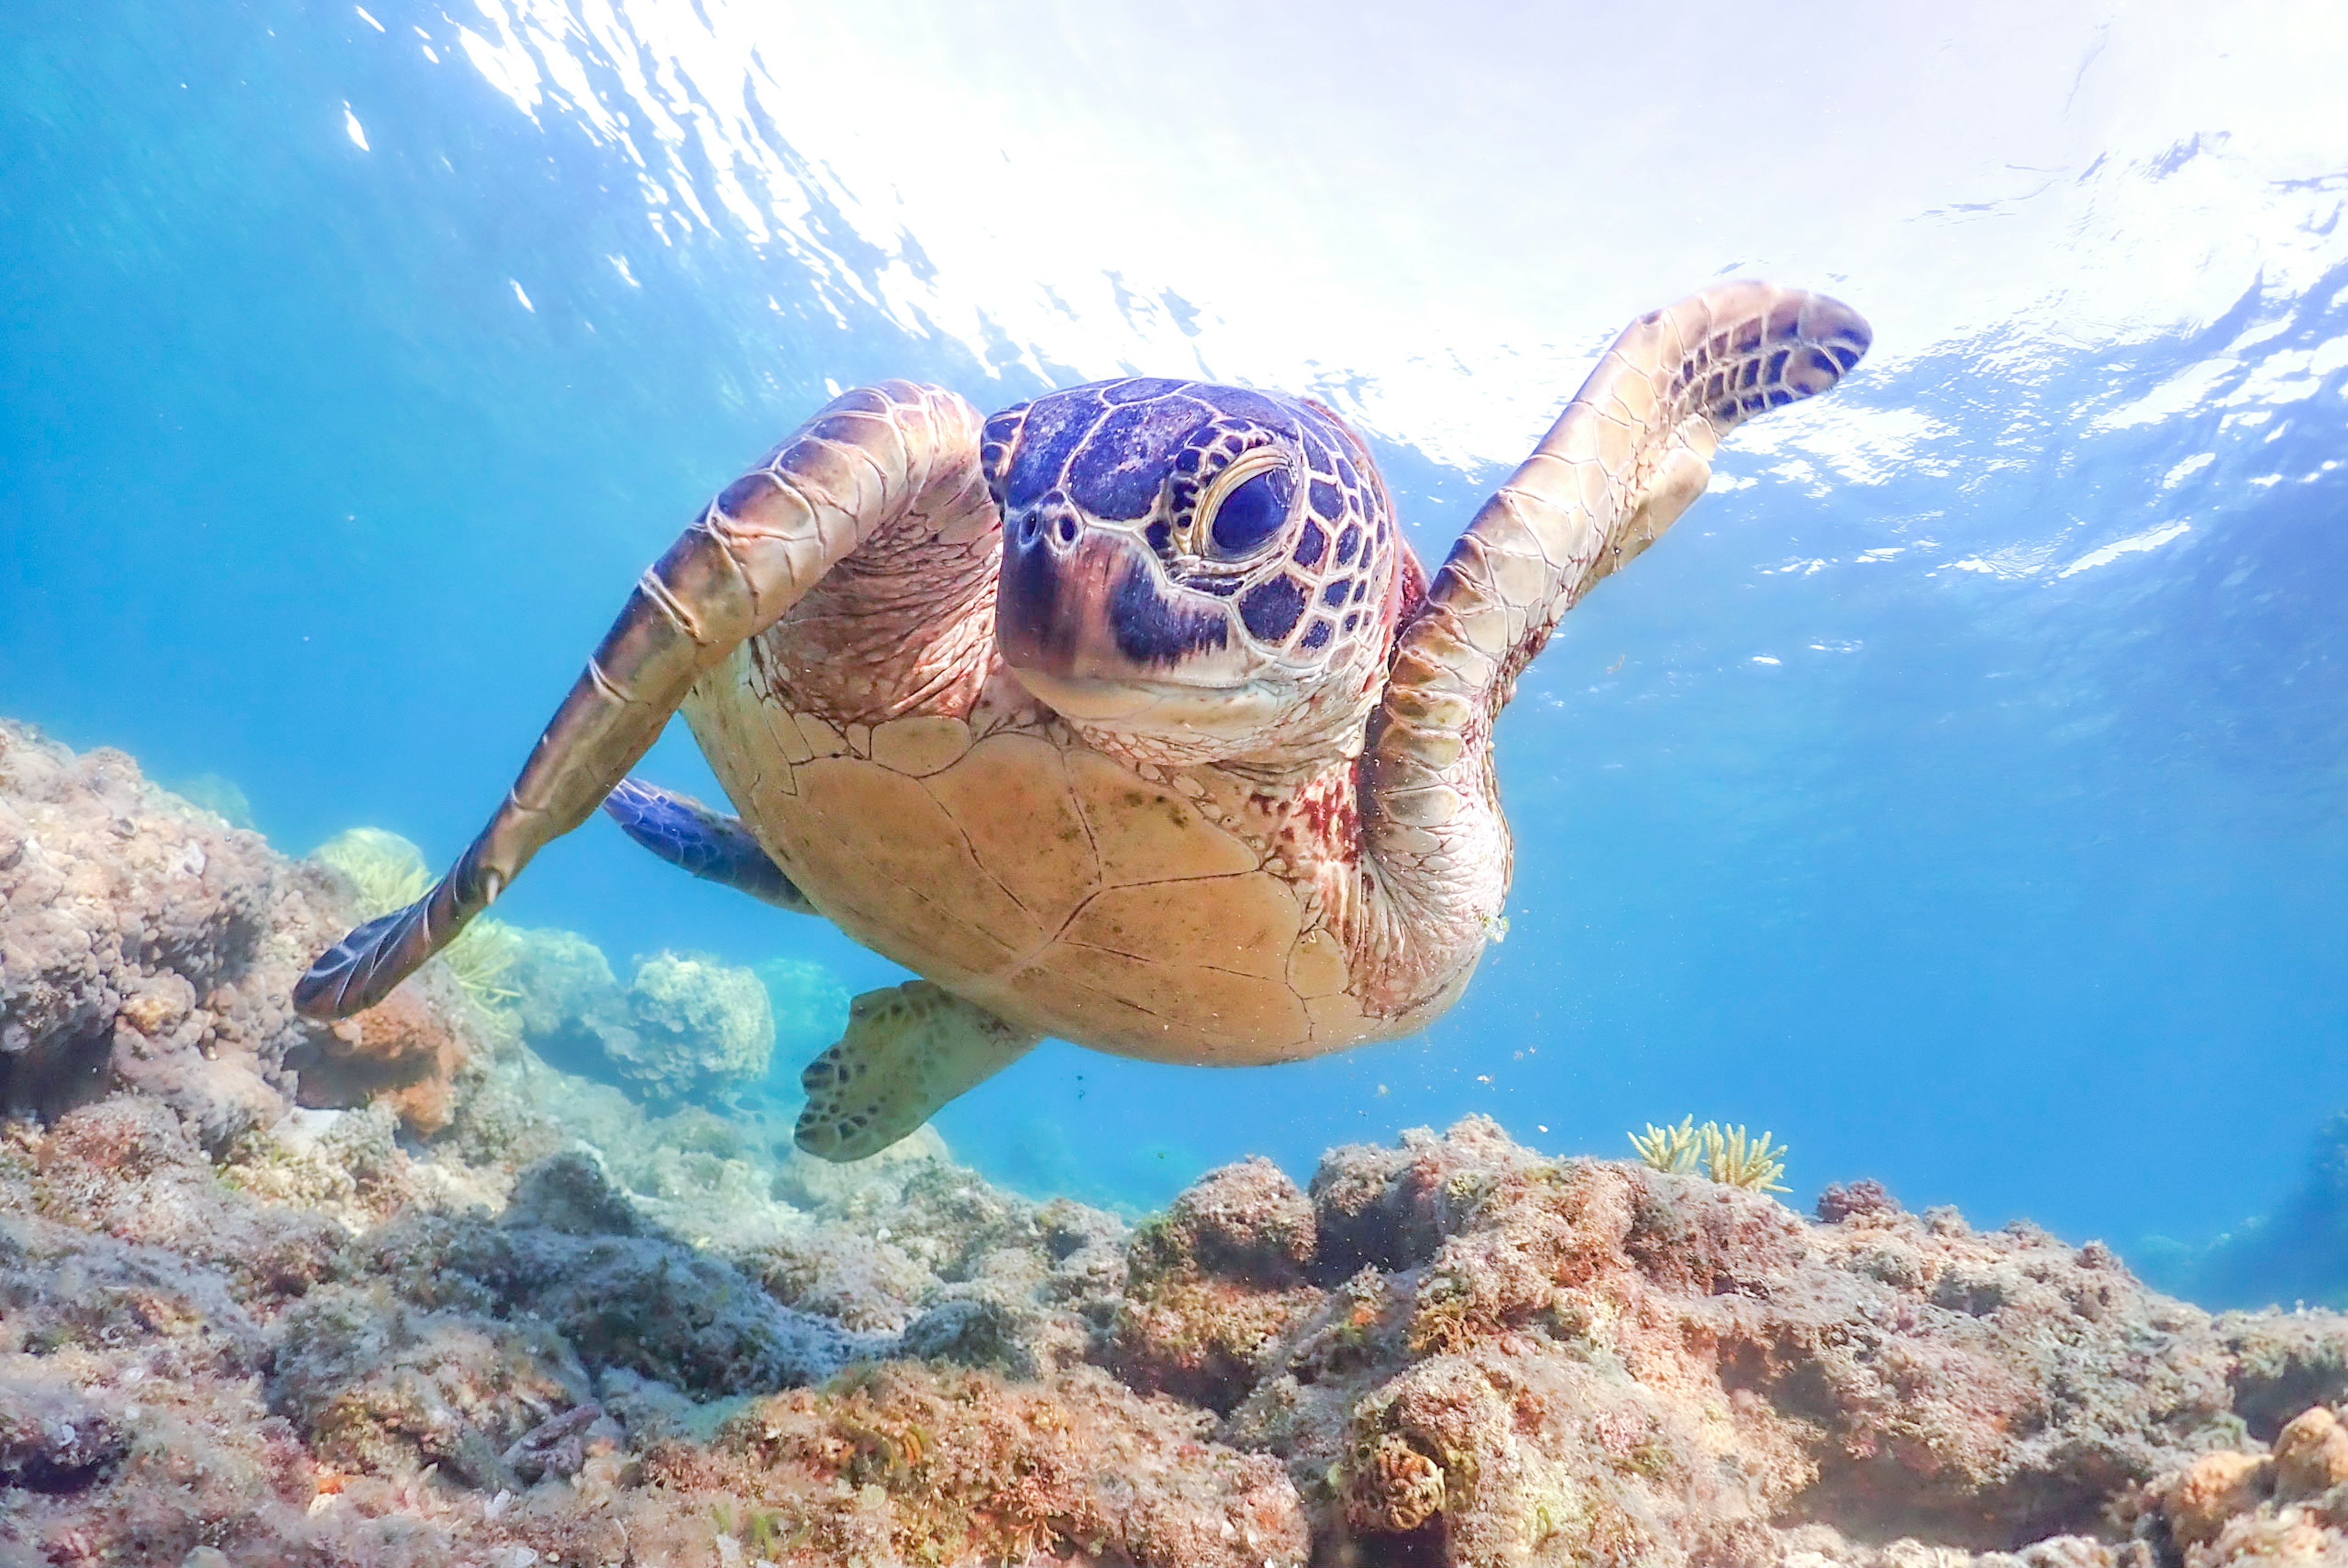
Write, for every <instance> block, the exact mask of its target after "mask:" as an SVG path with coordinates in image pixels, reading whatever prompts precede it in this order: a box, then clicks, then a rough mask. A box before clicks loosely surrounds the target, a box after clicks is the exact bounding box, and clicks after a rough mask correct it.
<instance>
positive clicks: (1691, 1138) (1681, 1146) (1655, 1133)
mask: <svg viewBox="0 0 2348 1568" xmlns="http://www.w3.org/2000/svg"><path fill="white" fill-rule="evenodd" d="M1713 1130H1714V1129H1713V1126H1712V1123H1711V1122H1705V1123H1704V1132H1701V1133H1700V1132H1697V1131H1696V1126H1695V1118H1694V1117H1693V1116H1689V1117H1685V1118H1684V1119H1683V1120H1682V1121H1681V1122H1680V1124H1679V1125H1678V1126H1676V1127H1658V1126H1656V1125H1655V1124H1654V1123H1653V1122H1648V1123H1647V1135H1646V1136H1645V1137H1643V1138H1642V1137H1640V1136H1639V1134H1637V1133H1636V1132H1633V1133H1632V1134H1631V1147H1632V1148H1633V1149H1636V1150H1637V1151H1639V1158H1640V1159H1642V1160H1644V1161H1645V1162H1646V1163H1648V1164H1650V1165H1652V1166H1653V1167H1654V1168H1655V1169H1656V1170H1658V1171H1669V1172H1671V1173H1673V1174H1674V1175H1682V1176H1684V1175H1687V1174H1688V1173H1691V1172H1693V1171H1694V1169H1695V1159H1696V1154H1697V1153H1698V1152H1699V1151H1700V1150H1701V1149H1703V1148H1704V1138H1705V1136H1707V1135H1709V1134H1710V1133H1711V1132H1713Z"/></svg>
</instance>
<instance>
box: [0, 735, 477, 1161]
mask: <svg viewBox="0 0 2348 1568" xmlns="http://www.w3.org/2000/svg"><path fill="white" fill-rule="evenodd" d="M359 909H360V906H359V903H358V899H357V894H356V890H355V888H354V887H353V886H351V885H350V884H349V882H348V880H347V879H346V878H345V877H343V876H339V875H338V874H337V873H335V871H333V870H332V869H330V868H328V867H326V866H320V865H317V864H315V863H313V862H306V861H293V860H288V859H286V858H285V857H283V856H280V855H277V854H276V853H274V852H273V851H272V850H271V849H270V847H269V845H267V844H266V843H265V842H264V841H263V839H262V838H261V836H260V835H258V834H255V833H252V832H251V831H249V830H246V829H243V828H238V827H232V826H231V825H229V824H228V823H227V822H226V821H225V820H224V819H222V818H221V817H219V816H217V815H213V814H212V813H211V812H210V811H207V810H205V809H203V808H201V807H199V806H196V805H194V804H191V803H189V802H187V801H184V800H181V799H180V798H179V797H178V796H175V795H172V794H169V793H167V792H165V791H162V790H160V789H157V788H155V787H154V786H152V785H150V784H148V783H147V782H146V781H145V780H144V778H142V777H141V775H140V774H139V769H138V766H137V764H134V763H132V762H131V760H130V759H129V757H127V756H125V755H123V754H122V753H119V752H115V751H107V750H98V751H93V752H90V753H88V754H86V755H83V756H76V755H75V754H74V753H71V752H68V751H67V750H66V748H64V747H63V746H60V745H57V744H56V743H52V742H48V741H46V740H43V739H42V738H41V737H40V736H39V735H37V734H36V733H34V732H32V731H30V730H28V729H26V728H25V727H24V726H22V725H18V724H14V723H8V722H6V721H0V1106H5V1110H6V1111H8V1112H12V1113H17V1114H39V1115H54V1114H56V1113H57V1112H62V1111H65V1110H67V1109H69V1108H71V1107H72V1106H74V1105H77V1104H80V1103H85V1102H88V1101H89V1100H91V1099H94V1098H96V1097H98V1096H99V1095H102V1094H104V1093H106V1092H108V1091H109V1090H111V1089H114V1088H116V1087H129V1088H135V1089H137V1090H139V1091H142V1092H144V1093H147V1094H149V1095H152V1096H154V1097H155V1098H157V1099H159V1100H161V1101H162V1102H165V1103H167V1104H169V1105H170V1106H171V1107H172V1108H173V1109H174V1110H176V1111H177V1112H180V1114H182V1115H183V1116H185V1117H186V1118H187V1119H188V1121H189V1123H190V1125H191V1126H192V1127H194V1128H195V1129H197V1131H198V1133H199V1135H200V1136H201V1138H202V1139H203V1141H204V1142H205V1143H206V1144H207V1145H209V1146H211V1147H212V1148H215V1149H218V1148H221V1147H223V1146H225V1145H226V1144H227V1143H229V1142H231V1141H232V1140H233V1139H235V1138H236V1137H237V1136H239V1135H240V1134H242V1133H243V1132H249V1131H251V1130H252V1129H253V1128H254V1127H256V1126H261V1125H265V1124H267V1123H269V1122H273V1121H275V1120H276V1119H277V1118H278V1117H280V1116H282V1115H283V1112H284V1109H285V1103H286V1102H287V1101H288V1100H289V1099H293V1098H297V1097H304V1098H306V1099H308V1100H309V1101H310V1102H314V1103H320V1104H335V1103H344V1104H347V1103H356V1102H367V1101H372V1100H376V1099H385V1100H387V1101H388V1102H391V1103H392V1104H393V1105H394V1107H395V1108H396V1110H397V1112H399V1114H401V1115H402V1116H403V1117H405V1118H406V1119H407V1121H408V1122H410V1123H411V1124H413V1125H414V1126H416V1127H417V1128H418V1129H419V1130H425V1131H430V1130H434V1129H437V1128H438V1127H439V1126H442V1125H444V1124H445V1123H446V1122H447V1121H448V1116H449V1114H450V1109H451V1106H452V1104H453V1099H452V1089H451V1085H452V1083H453V1081H454V1079H455V1077H456V1074H457V1073H458V1071H460V1070H461V1069H462V1067H463V1066H464V1063H465V1061H467V1059H468V1058H469V1056H470V1055H472V1054H474V1053H475V1052H476V1051H477V1050H478V1049H479V1039H478V1031H477V1030H476V1028H475V1027H474V1023H473V1020H472V1014H471V1012H470V1009H468V1008H466V1007H465V1006H464V1005H463V999H462V998H461V996H459V995H458V993H457V991H456V989H455V987H454V984H453V981H451V980H450V979H449V978H448V976H446V975H445V974H441V973H438V972H427V973H426V974H424V975H421V976H419V977H417V980H416V981H415V982H413V983H411V985H410V986H408V987H407V988H406V989H405V990H404V991H403V992H402V993H401V994H400V995H399V996H398V997H396V998H395V999H394V1000H393V1001H391V1002H390V1003H387V1004H386V1006H384V1007H381V1008H377V1009H375V1010H374V1011H372V1012H371V1013H369V1014H367V1015H366V1017H365V1018H364V1019H359V1020H348V1021H345V1022H342V1023H337V1024H333V1025H319V1024H314V1023H312V1022H310V1021H309V1020H304V1019H302V1018H300V1017H298V1016H297V1015H296V1014H295V1013H294V1011H293V1005H292V1003H291V1001H290V1000H289V999H288V998H289V994H290V992H291V990H292V988H293V980H294V979H295V977H296V976H298V975H299V974H300V973H301V972H302V970H303V968H304V967H305V966H307V965H308V963H309V961H310V959H311V958H314V956H316V954H317V953H319V952H321V951H323V950H324V948H325V947H326V946H327V945H329V944H330V943H332V942H333V941H335V939H336V938H338V937H339V936H340V935H341V934H342V932H343V931H344V930H345V929H347V928H348V927H349V926H350V925H351V924H352V923H353V922H354V921H355V919H356V918H357V917H358V914H359Z"/></svg>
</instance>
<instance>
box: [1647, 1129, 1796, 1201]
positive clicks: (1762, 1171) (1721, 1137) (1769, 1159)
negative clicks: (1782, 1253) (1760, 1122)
mask: <svg viewBox="0 0 2348 1568" xmlns="http://www.w3.org/2000/svg"><path fill="white" fill-rule="evenodd" d="M1630 1137H1631V1147H1632V1148H1633V1149H1635V1150H1637V1151H1638V1153H1639V1158H1640V1159H1641V1160H1643V1161H1644V1162H1645V1163H1647V1164H1648V1165H1649V1166H1650V1167H1652V1168H1653V1169H1654V1170H1658V1171H1668V1172H1669V1173H1672V1174H1673V1175H1675V1176H1686V1175H1693V1174H1694V1173H1695V1168H1696V1163H1697V1161H1698V1160H1699V1159H1701V1160H1702V1162H1703V1163H1704V1174H1705V1175H1707V1176H1710V1177H1711V1178H1712V1179H1713V1180H1714V1181H1715V1182H1720V1183H1724V1184H1726V1185H1728V1186H1732V1187H1743V1188H1745V1189H1746V1191H1747V1192H1754V1193H1782V1192H1785V1191H1787V1188H1786V1186H1785V1184H1784V1183H1783V1182H1782V1181H1781V1179H1780V1178H1782V1177H1783V1176H1784V1175H1785V1173H1786V1158H1785V1157H1786V1146H1785V1145H1784V1144H1782V1143H1781V1144H1778V1145H1776V1147H1775V1148H1772V1147H1771V1146H1770V1143H1769V1134H1768V1133H1766V1132H1764V1133H1762V1134H1761V1136H1760V1137H1759V1138H1757V1139H1748V1138H1747V1137H1746V1134H1745V1128H1744V1126H1743V1124H1742V1123H1739V1124H1738V1125H1736V1126H1735V1127H1730V1128H1727V1129H1725V1130H1724V1129H1723V1128H1722V1127H1721V1125H1720V1123H1719V1122H1705V1123H1704V1125H1703V1126H1701V1127H1699V1126H1697V1125H1696V1124H1695V1118H1694V1117H1693V1116H1685V1117H1682V1118H1681V1119H1680V1124H1679V1125H1678V1126H1676V1127H1658V1126H1656V1125H1655V1124H1654V1123H1653V1122H1648V1123H1647V1131H1646V1133H1645V1135H1644V1136H1642V1135H1640V1134H1639V1133H1636V1132H1633V1133H1632V1134H1631V1135H1630Z"/></svg>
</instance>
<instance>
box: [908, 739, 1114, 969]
mask: <svg viewBox="0 0 2348 1568" xmlns="http://www.w3.org/2000/svg"><path fill="white" fill-rule="evenodd" d="M928 784H929V790H930V793H931V794H932V795H933V796H934V797H935V798H936V799H937V801H938V803H939V804H940V805H942V807H943V808H944V809H945V811H946V814H947V815H949V816H950V817H952V819H953V822H954V824H955V825H957V826H959V827H960V828H961V830H962V833H963V837H964V838H965V839H966V840H967V841H968V842H969V845H970V848H971V852H972V854H973V856H975V857H976V860H977V862H978V864H979V865H980V866H982V867H983V868H984V870H985V871H986V872H987V874H988V875H989V876H993V877H994V880H995V881H996V882H998V883H1000V884H1001V885H1002V886H1004V888H1006V889H1008V890H1009V891H1010V893H1011V894H1012V896H1013V897H1015V898H1017V899H1018V900H1019V902H1020V904H1021V905H1022V906H1023V907H1025V910H1026V911H1027V913H1028V915H1029V917H1030V918H1031V919H1032V921H1033V922H1034V924H1035V927H1036V929H1037V930H1038V932H1039V934H1041V933H1048V932H1051V931H1055V930H1057V929H1058V928H1059V927H1060V926H1061V925H1062V923H1063V922H1065V921H1066V919H1067V917H1068V915H1069V913H1070V912H1071V911H1073V910H1074V909H1075V908H1076V907H1077V906H1078V905H1079V904H1082V903H1083V902H1084V901H1085V899H1086V898H1087V897H1090V896H1091V895H1092V894H1093V893H1095V892H1097V890H1098V889H1099V887H1100V886H1101V877H1100V863H1099V861H1098V860H1097V859H1096V858H1095V856H1094V854H1093V845H1092V835H1090V834H1088V833H1087V832H1086V830H1085V823H1084V818H1083V817H1082V816H1081V815H1078V813H1077V810H1076V796H1075V794H1074V792H1073V791H1072V790H1071V789H1070V788H1069V784H1068V777H1067V772H1066V768H1065V766H1064V765H1063V764H1062V760H1061V754H1060V752H1059V750H1058V749H1057V748H1056V747H1055V746H1053V745H1052V744H1051V743H1050V742H1048V741H1045V740H1044V739H1043V738H1042V737H1041V736H1037V735H1032V734H1020V733H1001V734H994V735H990V736H988V737H987V738H986V739H985V740H983V741H981V742H979V743H977V744H976V745H974V746H973V747H971V748H970V750H969V752H968V753H966V754H964V755H963V757H962V758H961V759H960V760H959V761H958V762H956V763H955V764H954V765H953V766H952V767H950V768H947V769H945V770H944V771H943V772H942V773H939V774H935V775H934V776H932V778H931V779H929V780H928Z"/></svg>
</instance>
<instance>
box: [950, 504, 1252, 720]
mask: <svg viewBox="0 0 2348 1568" xmlns="http://www.w3.org/2000/svg"><path fill="white" fill-rule="evenodd" d="M1066 532H1074V533H1075V535H1076V537H1075V538H1073V539H1069V538H1063V537H1062V536H1063V534H1064V533H1066ZM1201 597H1203V596H1200V595H1194V594H1188V593H1184V592H1183V591H1182V590H1180V589H1176V588H1174V587H1173V586H1172V585H1171V584H1169V583H1168V582H1166V581H1165V579H1163V578H1162V577H1161V576H1160V575H1159V572H1158V570H1157V563H1156V562H1155V560H1154V559H1152V558H1151V556H1150V553H1149V548H1148V545H1147V544H1145V543H1143V542H1142V541H1141V540H1140V539H1138V538H1134V537H1133V536H1131V535H1129V534H1126V533H1123V532H1119V531H1117V530H1115V529H1111V528H1098V527H1094V528H1071V527H1065V526H1064V527H1061V528H1053V527H1049V526H1043V525H1038V524H1035V523H1032V522H1030V523H1024V524H1022V525H1020V526H1017V527H1014V528H1007V529H1005V530H1004V539H1003V575H1002V579H1001V581H1000V583H999V585H998V587H997V589H996V593H995V600H994V640H995V642H996V645H997V646H999V647H1000V648H1001V649H1002V650H1003V657H1004V661H1005V662H1006V663H1008V664H1009V665H1010V666H1011V668H1012V669H1013V670H1014V671H1017V672H1018V673H1019V674H1020V675H1021V676H1023V677H1025V676H1026V675H1028V674H1030V673H1033V674H1035V675H1038V676H1042V677H1044V678H1045V679H1048V680H1053V681H1057V682H1128V681H1135V680H1140V681H1147V682H1168V683H1173V684H1180V685H1193V684H1221V683H1222V682H1220V681H1219V680H1217V679H1216V677H1217V676H1218V675H1220V673H1221V671H1216V670H1215V669H1213V666H1215V665H1216V664H1218V663H1220V662H1222V660H1221V659H1220V658H1219V657H1218V656H1219V655H1222V654H1225V653H1227V652H1228V651H1229V648H1230V641H1231V621H1230V618H1229V617H1228V616H1226V615H1225V614H1224V613H1223V610H1222V606H1221V605H1220V604H1218V603H1216V602H1215V601H1214V600H1207V601H1206V602H1205V603H1203V604H1186V603H1183V602H1181V601H1182V600H1189V599H1197V598H1201Z"/></svg>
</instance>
